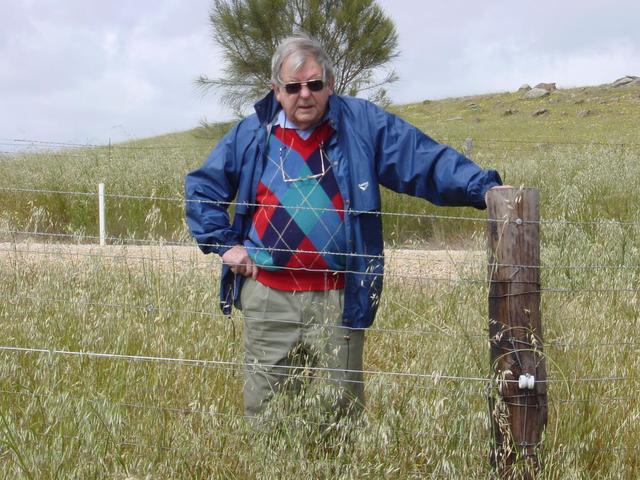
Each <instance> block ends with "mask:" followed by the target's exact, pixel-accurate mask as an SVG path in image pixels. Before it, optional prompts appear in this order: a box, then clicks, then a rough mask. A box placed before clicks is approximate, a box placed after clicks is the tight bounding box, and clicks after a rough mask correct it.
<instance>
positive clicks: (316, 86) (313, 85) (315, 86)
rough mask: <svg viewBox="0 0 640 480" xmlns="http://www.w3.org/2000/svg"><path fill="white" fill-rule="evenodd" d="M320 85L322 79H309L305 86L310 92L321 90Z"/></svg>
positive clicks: (321, 84) (322, 85)
mask: <svg viewBox="0 0 640 480" xmlns="http://www.w3.org/2000/svg"><path fill="white" fill-rule="evenodd" d="M322 87H324V83H323V81H322V80H311V81H310V82H307V88H309V90H311V91H312V92H319V91H320V90H322Z"/></svg>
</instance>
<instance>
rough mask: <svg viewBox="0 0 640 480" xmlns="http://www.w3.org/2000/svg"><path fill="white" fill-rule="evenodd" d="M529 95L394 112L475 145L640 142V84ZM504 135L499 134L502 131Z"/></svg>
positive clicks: (185, 136)
mask: <svg viewBox="0 0 640 480" xmlns="http://www.w3.org/2000/svg"><path fill="white" fill-rule="evenodd" d="M523 97H524V93H523V92H517V91H516V92H502V93H492V94H485V95H474V96H465V97H458V98H448V99H443V100H424V101H423V102H418V103H411V104H407V105H392V106H391V107H389V111H391V112H393V113H395V114H397V115H399V116H400V117H402V118H404V119H405V120H407V121H409V122H411V123H413V124H414V125H416V126H417V127H419V128H420V129H422V130H423V131H424V132H426V133H427V134H429V135H430V136H431V137H433V138H435V139H436V140H438V141H440V142H443V143H448V144H451V145H460V146H461V145H462V143H463V141H464V140H465V139H466V138H472V139H473V140H474V143H476V142H478V143H484V144H487V143H492V144H498V143H500V142H505V143H508V142H513V143H516V144H519V145H526V144H528V143H530V142H534V143H550V144H552V143H563V144H566V143H580V144H582V143H616V144H618V143H640V139H639V138H638V133H639V132H638V130H639V129H638V127H637V126H638V125H640V85H638V84H635V85H626V86H622V87H613V86H612V85H601V86H591V87H579V88H571V89H558V90H555V91H553V92H551V93H550V94H549V95H548V96H546V97H543V98H538V99H525V98H523ZM230 125H231V123H221V124H213V125H211V128H210V129H209V131H207V130H206V129H203V128H201V127H199V128H195V129H193V130H188V131H185V132H178V133H173V134H168V135H164V136H159V137H152V138H149V139H145V140H140V141H137V142H129V143H127V145H136V144H140V145H149V144H164V143H166V144H175V143H190V144H192V145H202V144H206V143H207V142H208V139H217V138H219V136H220V135H222V133H224V132H225V131H226V130H227V128H229V126H230ZM498 132H499V133H498Z"/></svg>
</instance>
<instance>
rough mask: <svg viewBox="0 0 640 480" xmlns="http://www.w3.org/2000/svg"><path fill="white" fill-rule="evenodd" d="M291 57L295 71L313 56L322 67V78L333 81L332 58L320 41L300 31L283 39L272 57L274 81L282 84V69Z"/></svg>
mask: <svg viewBox="0 0 640 480" xmlns="http://www.w3.org/2000/svg"><path fill="white" fill-rule="evenodd" d="M289 58H290V59H291V61H292V62H293V64H292V65H293V70H294V71H298V70H300V69H301V68H302V67H303V65H304V64H305V63H306V61H307V60H308V59H310V58H312V59H313V60H315V61H316V62H318V65H320V67H321V68H322V80H324V81H325V82H327V81H328V82H333V80H334V78H335V77H334V73H333V65H332V63H331V60H329V57H328V56H327V53H326V52H325V51H324V49H323V48H322V46H321V45H320V43H319V42H317V41H316V40H314V39H312V38H310V37H308V36H307V35H305V34H302V33H299V34H296V35H294V36H291V37H287V38H285V39H284V40H282V42H280V44H279V45H278V48H277V49H276V51H275V53H274V54H273V57H272V58H271V81H272V82H273V83H277V84H280V85H282V83H283V82H282V79H281V78H280V70H282V65H283V64H284V62H285V61H286V60H287V59H289Z"/></svg>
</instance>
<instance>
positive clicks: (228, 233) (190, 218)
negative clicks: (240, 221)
mask: <svg viewBox="0 0 640 480" xmlns="http://www.w3.org/2000/svg"><path fill="white" fill-rule="evenodd" d="M238 130H239V126H238V125H237V126H236V127H234V128H233V129H232V130H231V131H230V132H229V133H227V134H226V135H225V136H224V137H223V138H222V140H220V142H218V144H217V145H216V147H215V148H214V149H213V150H212V152H211V153H210V154H209V157H208V158H207V159H206V161H205V162H204V164H203V165H202V167H201V168H199V169H197V170H194V171H192V172H190V173H188V174H187V176H186V177H185V203H186V204H185V213H186V220H187V225H188V226H189V229H190V231H191V234H192V235H193V237H194V238H195V239H196V241H197V242H198V246H199V247H200V249H201V250H202V251H203V252H204V253H210V252H214V253H218V254H220V255H222V254H223V253H224V252H226V251H227V250H228V249H229V248H231V247H233V246H234V245H238V244H240V243H242V242H241V240H240V234H239V232H236V231H235V230H234V229H233V228H232V226H231V225H230V221H229V213H228V208H229V205H230V203H231V202H232V201H233V200H234V198H235V196H236V192H237V188H238V179H239V171H240V158H239V157H240V156H241V154H240V155H239V154H238V153H239V152H238V151H237V150H238V148H239V147H238V144H237V139H238V138H237V137H238Z"/></svg>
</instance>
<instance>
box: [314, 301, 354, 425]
mask: <svg viewBox="0 0 640 480" xmlns="http://www.w3.org/2000/svg"><path fill="white" fill-rule="evenodd" d="M310 293H311V294H312V296H311V299H312V300H311V304H310V306H308V308H307V309H305V311H304V312H303V323H304V324H305V326H306V329H305V331H304V334H303V340H304V341H305V343H307V344H309V345H310V346H311V350H312V351H314V352H318V354H317V355H316V357H317V364H318V366H320V367H323V368H326V369H327V375H326V377H327V378H328V383H329V385H330V387H331V391H332V393H331V395H332V401H331V404H332V405H331V409H332V411H333V413H335V415H336V417H338V418H339V417H342V416H344V415H345V414H356V413H358V412H359V411H360V410H362V408H363V407H364V401H365V396H364V379H363V374H362V368H363V350H364V338H365V335H364V330H361V329H359V330H355V329H351V328H346V327H342V326H341V324H342V310H343V303H344V291H343V290H329V291H326V292H310Z"/></svg>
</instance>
